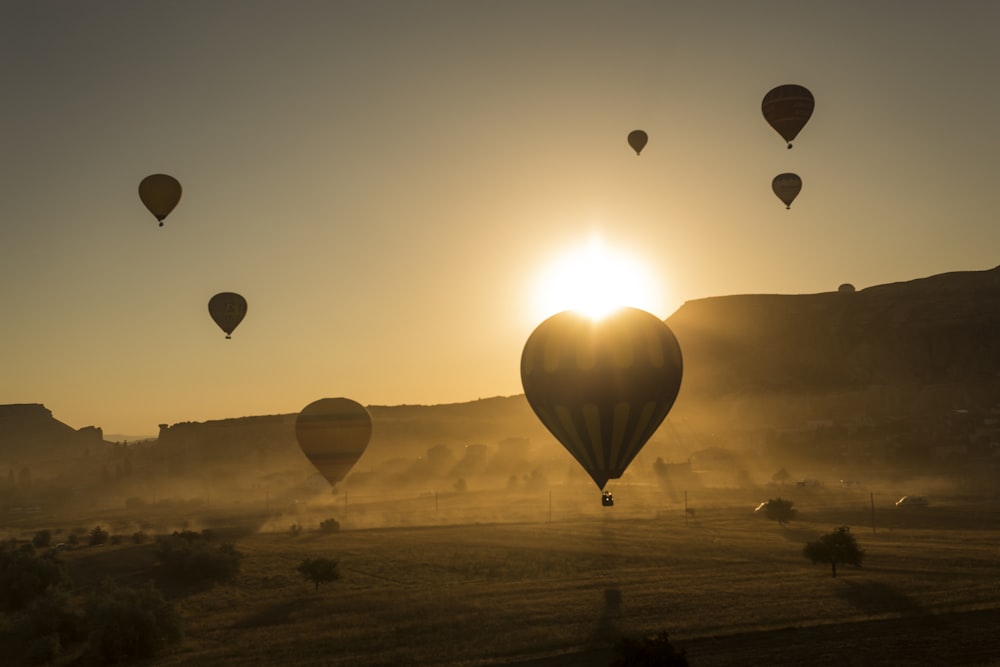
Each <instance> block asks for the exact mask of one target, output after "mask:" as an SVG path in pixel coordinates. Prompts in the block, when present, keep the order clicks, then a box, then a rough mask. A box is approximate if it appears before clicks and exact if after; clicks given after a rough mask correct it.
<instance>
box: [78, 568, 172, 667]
mask: <svg viewBox="0 0 1000 667" xmlns="http://www.w3.org/2000/svg"><path fill="white" fill-rule="evenodd" d="M87 618H88V620H89V622H90V632H89V639H88V649H87V650H88V653H89V655H90V657H91V659H93V660H95V661H97V662H109V663H115V662H123V661H132V660H137V659H143V658H150V657H153V656H155V655H157V654H159V653H160V652H161V651H162V650H163V649H164V648H165V647H166V646H167V645H169V644H173V643H176V642H179V641H180V639H181V625H180V617H179V616H178V614H177V612H176V611H175V610H174V608H173V606H172V605H171V604H170V603H169V602H167V601H166V600H164V599H163V595H161V594H160V592H159V591H158V590H156V588H154V587H153V585H152V584H149V585H148V586H146V587H145V588H140V589H132V588H120V587H119V586H118V585H117V584H115V583H114V582H113V581H111V580H110V579H108V580H105V581H104V583H103V584H102V585H101V587H100V588H99V589H98V590H97V591H95V592H94V593H93V594H92V595H91V596H90V598H89V599H88V600H87Z"/></svg>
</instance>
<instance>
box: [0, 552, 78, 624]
mask: <svg viewBox="0 0 1000 667" xmlns="http://www.w3.org/2000/svg"><path fill="white" fill-rule="evenodd" d="M24 546H26V547H28V548H27V549H25V548H23V547H22V548H21V549H18V550H16V551H11V550H0V609H7V610H10V611H16V610H19V609H24V608H25V607H27V606H28V605H29V604H30V603H31V602H32V601H33V600H34V599H35V598H37V597H39V596H40V595H42V594H43V593H45V591H46V590H48V589H49V588H50V587H54V586H58V585H60V584H68V582H69V577H68V576H67V574H66V567H65V565H64V564H63V562H62V561H60V560H59V559H58V558H57V557H56V554H55V552H49V553H46V554H45V555H44V556H41V557H36V556H35V549H34V547H32V546H31V545H30V544H26V545H24Z"/></svg>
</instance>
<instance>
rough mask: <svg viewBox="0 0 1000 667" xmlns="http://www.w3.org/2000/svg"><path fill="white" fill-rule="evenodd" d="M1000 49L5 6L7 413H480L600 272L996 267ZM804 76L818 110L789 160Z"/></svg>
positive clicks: (937, 14) (771, 33)
mask: <svg viewBox="0 0 1000 667" xmlns="http://www.w3.org/2000/svg"><path fill="white" fill-rule="evenodd" d="M998 30H1000V3H994V2H982V1H981V0H953V1H949V2H943V1H935V2H928V1H920V0H898V1H894V0H882V1H879V2H872V1H871V0H841V1H838V2H825V1H824V2H820V1H803V2H797V3H789V2H787V1H785V0H782V1H777V2H772V1H770V0H755V1H754V2H745V1H742V0H730V1H722V0H697V1H695V0H691V1H676V2H667V1H665V0H658V1H648V2H646V1H622V2H611V1H604V2H596V1H591V0H550V1H546V0H533V1H528V0H492V1H487V0H465V1H458V0H356V1H350V2H348V1H338V0H326V1H322V2H320V1H305V0H291V1H285V0H273V1H261V0H242V1H240V2H235V1H223V0H218V1H214V2H204V1H202V0H177V1H173V2H145V1H141V0H138V1H137V0H90V1H88V2H78V1H77V0H61V1H60V0H0V86H2V92H0V96H2V103H0V404H7V403H44V404H45V405H46V406H47V407H48V408H49V409H50V410H52V412H53V415H54V416H55V418H56V419H59V420H60V421H63V422H65V423H67V424H69V425H70V426H72V427H74V428H81V427H83V426H88V425H95V426H99V427H101V428H103V429H104V432H105V434H132V435H147V434H151V435H155V434H156V433H157V431H158V425H159V424H164V423H166V424H174V423H177V422H182V421H204V420H209V419H224V418H229V417H241V416H249V415H262V414H286V413H293V412H298V411H299V410H301V409H302V408H303V407H304V406H305V405H307V404H308V403H310V402H312V401H314V400H316V399H318V398H322V397H327V396H331V397H334V396H344V397H348V398H352V399H353V400H356V401H358V402H360V403H362V404H365V405H398V404H438V403H453V402H463V401H470V400H476V399H478V398H486V397H490V396H498V395H513V394H519V393H521V392H522V389H521V383H520V370H519V363H520V355H521V350H522V347H523V345H524V342H525V340H526V339H527V337H528V335H529V334H530V333H531V331H532V330H533V329H534V328H535V327H536V326H537V325H538V324H539V323H540V322H541V321H542V320H543V319H544V318H545V317H547V316H549V315H551V314H554V313H555V312H557V311H558V310H563V309H565V308H569V307H573V306H577V305H581V304H580V303H579V301H580V299H583V300H586V299H587V298H588V296H587V292H584V293H583V295H582V296H581V294H580V293H579V292H577V293H576V294H570V293H569V292H568V291H567V290H569V288H570V287H573V286H576V288H579V287H580V286H581V285H582V286H584V287H585V289H587V290H590V291H607V288H610V291H611V292H612V293H613V294H615V296H616V298H620V300H621V303H622V305H633V306H637V307H641V308H644V309H646V310H649V311H650V312H652V313H654V314H656V315H657V316H659V317H662V318H667V317H669V316H670V315H671V314H672V313H673V312H674V311H675V310H676V309H677V308H678V307H680V306H681V305H682V304H683V303H684V302H686V301H690V300H694V299H701V298H706V297H712V296H723V295H729V294H748V293H777V294H806V293H817V292H825V291H832V290H835V289H837V287H838V286H839V285H840V284H842V283H845V282H849V283H851V284H853V285H855V286H856V287H857V288H858V289H862V288H864V287H868V286H871V285H877V284H884V283H890V282H897V281H902V280H911V279H914V278H920V277H924V276H929V275H934V274H938V273H944V272H949V271H966V270H985V269H990V268H993V267H995V266H997V265H998V264H1000V253H998V252H997V249H998V248H1000V226H998V225H997V224H996V220H997V216H996V211H997V210H998V208H1000V206H998V204H1000V187H998V186H997V182H996V176H997V174H998V173H1000V130H998V129H997V125H996V123H997V119H998V118H1000V86H998V85H997V83H996V82H997V81H998V80H1000V76H998V74H1000V72H998V70H1000V40H997V39H996V34H997V32H998ZM785 83H796V84H799V85H803V86H806V87H807V88H809V89H810V90H811V91H812V93H813V95H814V97H815V99H816V109H815V112H814V113H813V116H812V118H811V119H810V121H809V123H808V124H807V125H806V127H805V129H803V130H802V132H801V133H800V135H799V136H798V138H797V139H796V140H795V142H794V143H795V146H794V148H792V149H791V150H788V149H786V147H785V142H784V141H783V140H782V139H781V138H780V137H779V136H778V134H777V133H776V132H774V130H772V129H771V128H770V127H769V126H768V125H767V123H766V122H765V121H764V119H763V116H762V115H761V110H760V102H761V99H762V98H763V96H764V94H765V93H766V92H767V91H768V90H770V89H771V88H773V87H775V86H777V85H781V84H785ZM633 129H643V130H645V131H646V132H647V133H648V135H649V143H648V145H647V146H646V147H645V149H644V150H643V152H642V154H641V156H636V154H635V153H634V152H633V151H632V150H631V148H629V146H628V145H627V143H626V137H627V135H628V133H629V132H630V131H631V130H633ZM783 172H794V173H797V174H799V176H800V177H801V178H802V181H803V188H802V192H801V194H800V195H799V197H798V199H797V200H796V201H795V202H794V204H793V205H792V207H791V209H789V210H786V209H785V207H784V205H783V204H782V203H781V202H780V201H778V199H777V198H776V197H775V196H774V194H773V193H772V192H771V180H772V178H773V177H774V176H776V175H777V174H779V173H783ZM152 173H167V174H171V175H173V176H174V177H176V178H177V179H178V180H179V181H180V182H181V184H182V187H183V196H182V198H181V200H180V203H179V204H178V206H177V208H176V209H175V210H174V211H173V212H172V213H171V214H170V216H169V217H168V218H167V219H166V221H165V224H164V225H163V226H162V227H159V226H158V225H157V223H156V221H155V219H154V218H153V217H152V215H150V213H149V212H148V211H147V210H146V209H145V208H144V207H143V205H142V203H141V202H140V200H139V198H138V194H137V187H138V183H139V181H140V180H141V179H142V178H143V177H145V176H147V175H149V174H152ZM586 258H590V259H591V260H594V259H595V258H596V259H597V260H601V261H603V264H601V265H599V266H597V267H594V266H589V265H587V264H586V263H585V262H584V263H581V262H582V260H583V259H586ZM602 258H603V259H602ZM581 267H582V270H583V273H582V274H576V273H573V272H574V271H580V270H581ZM567 271H569V272H570V274H569V278H568V279H567V276H566V272H567ZM554 272H555V274H559V276H560V277H559V279H558V280H557V279H556V278H554V277H553V275H554ZM560 272H562V273H561V274H560ZM595 275H596V276H601V280H599V281H596V283H595V281H594V276H595ZM626 277H628V278H629V279H630V280H631V282H629V283H621V282H619V280H620V279H624V278H626ZM560 281H561V282H560ZM559 285H563V287H559ZM227 291H231V292H237V293H240V294H242V295H243V296H244V297H245V298H246V300H247V302H248V310H247V315H246V318H245V319H244V320H243V322H242V323H241V324H240V326H239V327H238V328H237V329H236V331H235V332H234V334H233V337H232V340H226V339H225V334H223V332H222V331H221V330H220V329H219V328H218V327H217V326H216V325H215V324H214V323H213V322H212V320H211V318H210V317H209V315H208V309H207V303H208V300H209V298H210V297H211V296H212V295H213V294H215V293H218V292H227Z"/></svg>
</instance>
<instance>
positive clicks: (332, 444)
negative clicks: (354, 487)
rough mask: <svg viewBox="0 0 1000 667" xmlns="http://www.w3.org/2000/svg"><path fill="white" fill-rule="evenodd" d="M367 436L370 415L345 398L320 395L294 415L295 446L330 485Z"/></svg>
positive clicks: (357, 455)
mask: <svg viewBox="0 0 1000 667" xmlns="http://www.w3.org/2000/svg"><path fill="white" fill-rule="evenodd" d="M371 437H372V418H371V415H369V414H368V410H366V409H365V408H364V406H363V405H361V404H360V403H357V402H355V401H352V400H351V399H349V398H321V399H319V400H318V401H313V402H312V403H310V404H309V405H307V406H306V407H304V408H302V411H301V412H299V415H298V417H296V418H295V438H296V439H297V440H298V441H299V447H301V448H302V452H303V453H304V454H305V455H306V458H308V459H309V461H310V462H311V463H312V464H313V465H314V466H316V470H318V471H319V473H320V474H321V475H323V477H325V478H326V481H328V482H330V485H331V486H334V485H336V484H337V482H339V481H340V480H342V479H344V477H346V476H347V473H348V472H350V470H351V468H352V467H353V466H354V464H355V463H356V462H357V460H358V459H359V458H361V455H362V454H363V453H364V451H365V449H366V448H367V447H368V441H369V440H370V439H371Z"/></svg>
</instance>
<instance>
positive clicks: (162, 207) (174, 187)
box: [139, 174, 181, 227]
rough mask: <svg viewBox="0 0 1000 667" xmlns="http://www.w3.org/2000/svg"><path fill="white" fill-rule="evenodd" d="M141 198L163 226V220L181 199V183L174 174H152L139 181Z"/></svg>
mask: <svg viewBox="0 0 1000 667" xmlns="http://www.w3.org/2000/svg"><path fill="white" fill-rule="evenodd" d="M139 199H141V200H142V203H143V204H145V205H146V208H148V209H149V212H150V213H152V214H153V215H154V216H155V217H156V219H157V220H159V221H160V226H161V227H162V226H163V220H164V219H165V218H166V217H167V216H168V215H170V212H171V211H172V210H174V207H175V206H177V202H179V201H180V200H181V184H180V182H179V181H178V180H177V179H176V178H174V177H173V176H168V175H167V174H152V175H151V176H147V177H146V178H144V179H142V180H141V181H140V182H139Z"/></svg>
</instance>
